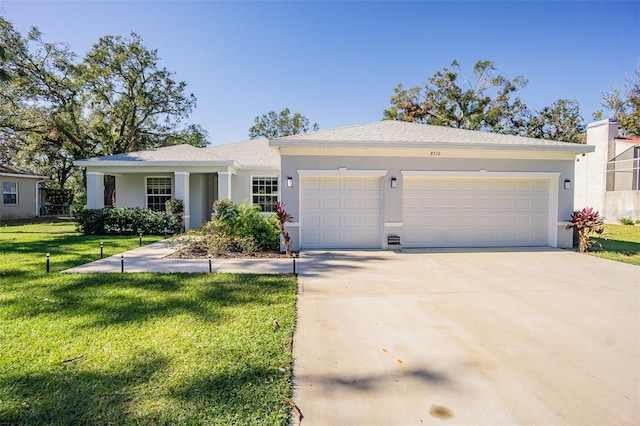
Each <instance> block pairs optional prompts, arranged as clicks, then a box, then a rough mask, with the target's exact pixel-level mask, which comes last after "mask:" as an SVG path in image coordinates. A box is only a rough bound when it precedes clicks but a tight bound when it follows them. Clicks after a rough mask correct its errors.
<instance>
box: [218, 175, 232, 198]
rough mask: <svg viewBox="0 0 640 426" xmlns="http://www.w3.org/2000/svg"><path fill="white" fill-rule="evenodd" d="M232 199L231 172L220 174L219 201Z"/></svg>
mask: <svg viewBox="0 0 640 426" xmlns="http://www.w3.org/2000/svg"><path fill="white" fill-rule="evenodd" d="M224 199H227V200H230V199H231V172H218V200H224Z"/></svg>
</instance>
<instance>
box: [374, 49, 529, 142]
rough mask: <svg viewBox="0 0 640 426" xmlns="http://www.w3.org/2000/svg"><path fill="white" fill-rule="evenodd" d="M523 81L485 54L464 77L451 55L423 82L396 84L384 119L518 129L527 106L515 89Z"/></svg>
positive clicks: (479, 127) (480, 127)
mask: <svg viewBox="0 0 640 426" xmlns="http://www.w3.org/2000/svg"><path fill="white" fill-rule="evenodd" d="M526 84H527V80H526V79H525V78H524V77H522V76H516V77H514V78H512V79H509V78H506V77H504V76H502V75H500V74H497V73H496V67H495V66H494V64H493V62H491V61H487V60H485V61H483V60H480V61H477V62H476V64H475V66H474V67H473V77H472V78H471V79H463V78H461V76H460V66H459V64H458V62H457V61H455V60H454V61H453V62H452V63H451V65H450V67H449V68H444V69H443V70H441V71H437V72H436V73H435V74H433V75H432V76H431V77H429V78H428V79H427V81H426V83H425V84H424V86H415V87H412V88H409V89H405V88H404V87H403V86H402V84H399V85H398V86H396V87H395V88H394V95H393V96H392V97H391V100H390V103H391V106H390V107H389V108H387V109H385V110H384V113H383V114H384V119H385V120H402V121H412V122H418V123H424V124H433V125H439V126H448V127H456V128H461V129H469V130H485V131H494V132H500V133H517V132H519V129H520V127H522V126H523V125H524V120H525V116H526V106H525V105H524V104H523V102H522V101H521V100H520V98H519V97H518V96H517V92H518V90H520V89H521V88H522V87H524V86H525V85H526Z"/></svg>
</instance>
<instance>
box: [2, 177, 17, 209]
mask: <svg viewBox="0 0 640 426" xmlns="http://www.w3.org/2000/svg"><path fill="white" fill-rule="evenodd" d="M2 202H3V203H4V204H18V182H2Z"/></svg>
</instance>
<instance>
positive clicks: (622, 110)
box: [594, 63, 640, 136]
mask: <svg viewBox="0 0 640 426" xmlns="http://www.w3.org/2000/svg"><path fill="white" fill-rule="evenodd" d="M602 106H603V107H605V108H607V109H609V110H611V111H612V112H613V117H614V118H615V119H616V120H618V125H619V129H620V133H621V134H622V135H623V136H640V63H639V64H638V65H637V66H636V70H635V75H634V76H631V77H629V78H627V80H626V82H625V84H624V87H623V89H622V92H621V91H620V90H618V89H611V90H609V91H608V92H606V93H604V94H603V95H602ZM602 116H603V112H602V111H597V112H596V113H595V114H594V118H596V119H601V118H602Z"/></svg>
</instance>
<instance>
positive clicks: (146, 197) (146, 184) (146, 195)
mask: <svg viewBox="0 0 640 426" xmlns="http://www.w3.org/2000/svg"><path fill="white" fill-rule="evenodd" d="M149 179H169V182H170V186H171V193H170V194H155V195H156V196H157V195H162V196H167V195H168V196H169V198H168V200H173V198H174V195H175V188H174V182H173V177H171V176H145V177H144V205H145V208H146V209H149V210H153V209H151V208H150V207H149V196H153V195H154V194H149V192H148V191H149ZM153 211H162V212H164V211H165V210H153Z"/></svg>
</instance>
